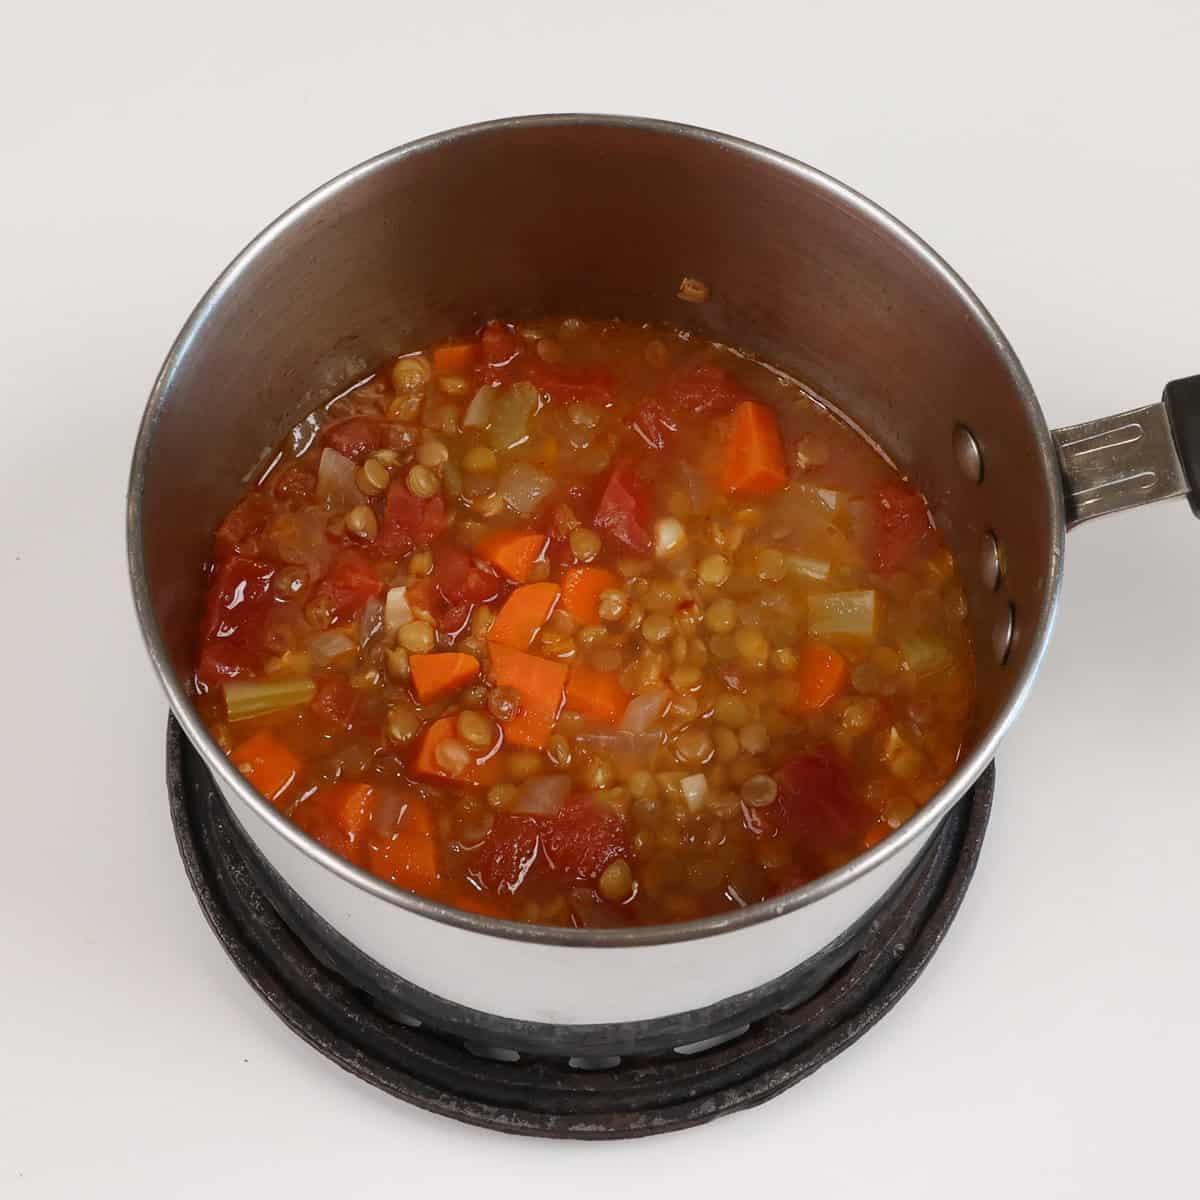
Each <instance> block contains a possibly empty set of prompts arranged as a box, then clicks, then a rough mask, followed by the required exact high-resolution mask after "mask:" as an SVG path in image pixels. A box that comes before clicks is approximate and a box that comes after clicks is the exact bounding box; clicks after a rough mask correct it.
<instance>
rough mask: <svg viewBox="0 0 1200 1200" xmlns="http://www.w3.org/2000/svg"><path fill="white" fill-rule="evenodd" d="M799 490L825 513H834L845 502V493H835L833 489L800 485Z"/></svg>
mask: <svg viewBox="0 0 1200 1200" xmlns="http://www.w3.org/2000/svg"><path fill="white" fill-rule="evenodd" d="M799 489H800V491H801V492H803V493H804V494H805V495H806V496H810V497H811V498H812V499H813V500H815V501H816V502H817V503H818V504H819V505H820V506H821V507H822V508H823V509H825V511H826V512H830V513H835V512H837V511H838V510H839V509H840V508H841V507H842V505H843V504H845V502H846V493H845V492H839V491H835V490H834V489H833V488H825V487H814V486H813V485H811V484H807V483H802V484H800V485H799Z"/></svg>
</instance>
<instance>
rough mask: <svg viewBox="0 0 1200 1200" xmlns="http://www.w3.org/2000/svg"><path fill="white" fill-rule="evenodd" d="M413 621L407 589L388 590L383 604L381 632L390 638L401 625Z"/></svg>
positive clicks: (395, 588)
mask: <svg viewBox="0 0 1200 1200" xmlns="http://www.w3.org/2000/svg"><path fill="white" fill-rule="evenodd" d="M412 619H413V611H412V608H411V607H410V606H409V603H408V588H406V587H394V588H388V594H387V596H386V597H385V598H384V604H383V631H384V633H386V634H387V635H388V637H392V636H393V635H394V634H395V633H396V632H397V631H398V630H399V629H400V626H401V625H407V624H408V623H409V621H411V620H412Z"/></svg>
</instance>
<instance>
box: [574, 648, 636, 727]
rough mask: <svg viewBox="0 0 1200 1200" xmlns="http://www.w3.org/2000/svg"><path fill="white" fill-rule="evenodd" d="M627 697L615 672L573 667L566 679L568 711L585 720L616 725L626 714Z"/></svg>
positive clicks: (580, 665)
mask: <svg viewBox="0 0 1200 1200" xmlns="http://www.w3.org/2000/svg"><path fill="white" fill-rule="evenodd" d="M628 703H629V696H628V695H627V694H626V692H625V689H624V688H623V687H622V686H621V681H620V679H619V677H618V676H617V674H616V672H615V671H597V670H595V669H594V668H592V667H588V666H584V664H583V663H578V662H577V663H572V664H571V670H570V673H569V674H568V675H567V707H568V708H570V709H573V710H574V711H575V712H577V713H581V714H582V715H583V716H585V717H587V719H588V720H589V721H603V722H604V724H606V725H615V724H616V723H617V722H618V721H619V720H620V719H621V716H622V714H623V713H624V712H625V706H626V705H627V704H628Z"/></svg>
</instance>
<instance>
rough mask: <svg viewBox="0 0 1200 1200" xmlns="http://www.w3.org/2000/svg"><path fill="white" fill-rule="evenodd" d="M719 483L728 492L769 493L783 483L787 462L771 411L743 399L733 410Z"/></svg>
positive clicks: (749, 494) (745, 493) (748, 494)
mask: <svg viewBox="0 0 1200 1200" xmlns="http://www.w3.org/2000/svg"><path fill="white" fill-rule="evenodd" d="M724 451H725V452H724V460H723V465H722V468H721V486H722V487H723V488H724V489H725V491H727V492H730V493H732V494H740V495H746V496H769V495H770V494H771V493H772V492H778V491H779V490H780V489H781V488H784V487H786V486H787V478H788V476H787V465H786V463H785V462H784V458H783V442H782V440H781V439H780V437H779V425H778V424H777V423H776V421H775V414H774V413H773V412H772V411H771V410H770V409H769V408H768V407H767V406H766V405H765V404H756V403H755V402H754V401H753V400H743V401H742V402H741V403H740V404H739V405H738V406H737V408H735V409H734V410H733V417H732V418H731V421H730V426H729V440H728V442H727V443H726V444H725V448H724Z"/></svg>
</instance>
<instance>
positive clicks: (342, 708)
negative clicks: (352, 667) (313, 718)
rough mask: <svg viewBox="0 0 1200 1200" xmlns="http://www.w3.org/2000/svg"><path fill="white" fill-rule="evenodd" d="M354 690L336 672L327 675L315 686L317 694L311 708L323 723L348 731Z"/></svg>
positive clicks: (352, 711)
mask: <svg viewBox="0 0 1200 1200" xmlns="http://www.w3.org/2000/svg"><path fill="white" fill-rule="evenodd" d="M354 700H355V696H354V689H353V688H352V687H351V686H350V680H348V679H347V678H346V676H345V675H343V674H341V672H338V673H336V674H332V675H327V676H326V677H325V678H324V679H322V680H321V682H320V683H319V684H318V685H317V694H316V695H315V696H314V697H313V702H312V705H311V708H312V710H313V712H314V713H315V714H316V715H317V716H318V717H320V718H321V720H323V721H327V722H328V723H329V724H330V725H337V726H339V727H341V728H342V729H349V728H350V727H351V725H352V724H353V720H352V718H353V716H354Z"/></svg>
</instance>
